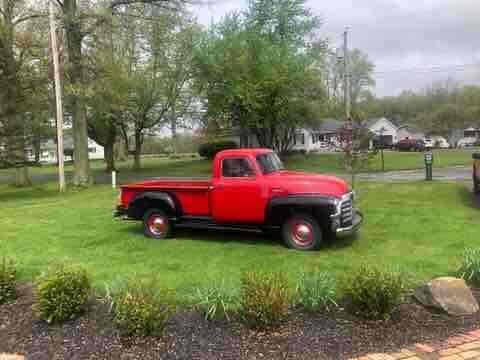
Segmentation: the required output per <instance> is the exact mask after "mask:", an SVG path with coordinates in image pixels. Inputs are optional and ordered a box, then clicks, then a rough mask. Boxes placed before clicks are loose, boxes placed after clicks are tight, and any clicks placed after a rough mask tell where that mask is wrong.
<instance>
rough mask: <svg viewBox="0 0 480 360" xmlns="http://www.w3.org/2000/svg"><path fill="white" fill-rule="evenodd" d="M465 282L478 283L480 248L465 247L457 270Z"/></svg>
mask: <svg viewBox="0 0 480 360" xmlns="http://www.w3.org/2000/svg"><path fill="white" fill-rule="evenodd" d="M457 273H458V276H460V277H461V278H463V279H464V280H465V281H466V282H467V283H469V284H474V285H480V249H466V250H465V251H464V253H463V255H462V262H461V264H460V267H459V269H458V271H457Z"/></svg>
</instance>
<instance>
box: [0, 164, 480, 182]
mask: <svg viewBox="0 0 480 360" xmlns="http://www.w3.org/2000/svg"><path fill="white" fill-rule="evenodd" d="M12 175H13V174H12V173H5V172H3V173H0V184H9V183H12V182H13V180H14V178H13V176H12ZM94 176H95V183H96V184H109V183H110V182H111V177H110V175H109V174H106V173H103V172H100V173H95V175H94ZM66 177H67V180H71V178H72V174H71V173H67V174H66ZM117 177H118V183H120V184H122V183H123V184H124V183H128V182H133V181H141V180H144V179H150V178H154V177H158V173H157V174H155V173H146V172H142V173H140V174H133V173H131V172H127V173H123V174H122V173H121V172H120V173H118V175H117ZM344 177H345V176H344ZM433 177H434V179H437V180H450V181H471V180H472V169H471V167H466V166H457V167H450V168H442V169H434V170H433ZM358 178H359V179H362V180H373V181H418V180H422V179H425V170H402V171H389V172H386V173H369V174H360V175H358ZM56 179H57V177H56V175H55V174H35V173H34V174H32V180H33V182H34V183H35V184H39V183H44V182H48V181H55V180H56Z"/></svg>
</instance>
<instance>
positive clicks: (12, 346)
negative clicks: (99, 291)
mask: <svg viewBox="0 0 480 360" xmlns="http://www.w3.org/2000/svg"><path fill="white" fill-rule="evenodd" d="M474 293H475V296H476V297H477V299H479V298H480V292H479V291H475V292H474ZM32 301H33V300H32V286H31V285H30V284H22V285H21V286H20V287H19V298H18V299H17V301H16V302H14V303H11V304H7V305H1V306H0V353H2V352H7V353H8V352H10V353H17V352H18V353H22V354H25V355H26V356H27V359H35V360H36V359H45V360H50V359H348V358H350V357H353V356H357V355H362V354H366V353H371V352H389V351H395V350H398V349H400V348H403V347H407V346H411V345H413V344H414V343H417V342H422V343H425V342H427V343H429V342H439V341H442V340H444V339H446V338H448V337H450V336H453V335H455V334H456V333H458V332H463V331H469V330H473V329H476V328H479V327H480V314H477V315H475V316H472V317H466V318H451V317H448V316H446V315H444V314H439V313H432V312H429V311H427V310H425V309H424V308H423V307H421V306H420V305H418V304H416V303H415V302H413V301H412V302H411V303H407V304H404V305H402V306H400V308H399V309H398V311H397V312H396V314H395V316H394V317H393V318H392V319H391V320H388V321H372V322H367V321H363V320H360V319H358V318H355V317H354V316H352V315H349V314H348V313H347V312H345V311H343V310H341V309H338V310H335V311H331V312H328V313H324V314H318V315H310V314H305V313H303V312H301V311H299V310H296V311H294V312H293V313H292V314H291V316H290V319H289V320H288V321H287V322H286V323H285V324H284V325H283V326H282V327H280V328H279V329H276V330H273V331H271V332H256V331H252V330H249V329H248V328H246V327H245V326H243V325H242V324H241V323H240V322H239V321H235V320H234V321H231V322H230V323H228V322H208V321H205V320H204V319H203V317H202V316H201V315H200V314H198V313H196V312H194V311H183V312H179V313H177V314H176V315H175V316H174V317H173V318H172V319H171V322H170V324H169V325H168V327H167V329H166V331H165V334H164V335H163V336H162V337H159V338H135V339H131V338H124V337H122V336H120V334H119V333H118V332H117V330H116V329H115V328H114V327H113V326H112V322H111V316H110V314H109V311H108V307H107V306H106V305H104V304H102V303H101V302H96V303H94V304H92V305H91V308H90V309H89V312H88V313H87V314H85V315H84V316H83V317H81V318H79V319H77V320H74V321H71V322H69V323H66V324H64V325H62V326H52V325H48V324H46V323H44V322H41V321H38V320H36V319H35V317H34V314H33V313H32V309H31V308H32Z"/></svg>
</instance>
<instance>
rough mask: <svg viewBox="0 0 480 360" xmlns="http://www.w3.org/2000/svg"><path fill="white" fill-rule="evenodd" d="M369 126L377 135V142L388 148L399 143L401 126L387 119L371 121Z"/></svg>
mask: <svg viewBox="0 0 480 360" xmlns="http://www.w3.org/2000/svg"><path fill="white" fill-rule="evenodd" d="M367 126H368V129H369V130H370V131H371V132H372V133H373V134H374V135H375V138H376V140H375V141H381V143H382V144H384V145H386V146H393V145H395V144H396V143H397V142H398V141H399V138H398V130H399V126H398V125H397V124H395V123H394V122H393V121H391V120H388V119H387V118H380V119H374V120H370V121H368V123H367ZM372 143H373V142H372Z"/></svg>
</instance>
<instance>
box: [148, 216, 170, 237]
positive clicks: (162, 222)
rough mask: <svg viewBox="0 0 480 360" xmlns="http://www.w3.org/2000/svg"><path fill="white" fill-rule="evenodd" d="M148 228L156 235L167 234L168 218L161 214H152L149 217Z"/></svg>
mask: <svg viewBox="0 0 480 360" xmlns="http://www.w3.org/2000/svg"><path fill="white" fill-rule="evenodd" d="M148 229H149V230H150V232H151V233H152V234H154V235H156V236H162V235H165V233H166V231H167V219H165V218H164V217H163V216H160V215H152V216H150V218H149V219H148Z"/></svg>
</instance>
